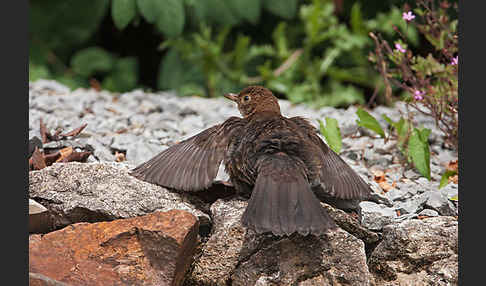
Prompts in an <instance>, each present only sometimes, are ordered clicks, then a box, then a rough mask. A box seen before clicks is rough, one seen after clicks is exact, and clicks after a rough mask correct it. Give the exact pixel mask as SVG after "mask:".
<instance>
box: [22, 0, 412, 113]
mask: <svg viewBox="0 0 486 286" xmlns="http://www.w3.org/2000/svg"><path fill="white" fill-rule="evenodd" d="M336 3H337V4H339V5H338V6H336ZM401 3H402V1H376V3H369V1H364V0H361V1H354V2H352V3H351V2H349V3H348V2H347V1H344V2H342V1H332V0H314V1H298V0H184V1H181V0H111V1H109V0H86V1H72V0H44V1H40V0H31V6H30V62H29V78H30V80H36V79H38V78H54V79H57V80H59V81H61V82H63V83H65V84H67V85H68V86H70V87H73V88H76V87H89V86H90V85H92V86H95V87H96V86H101V87H102V88H106V89H108V90H111V91H118V92H124V91H128V90H131V89H134V88H136V87H143V88H151V89H162V90H167V89H174V90H177V91H178V92H179V94H181V95H194V94H196V95H201V96H219V95H221V94H222V93H223V92H228V91H237V90H238V89H240V88H241V87H243V86H245V85H249V84H263V85H266V86H268V87H269V88H271V89H272V90H273V91H274V92H276V93H277V94H278V95H280V96H283V97H286V98H288V99H290V100H291V101H293V102H309V103H313V104H316V105H332V106H346V105H349V104H354V103H360V104H364V103H365V101H366V99H367V98H369V97H370V96H371V94H372V93H373V92H374V91H375V93H376V92H377V91H378V89H380V88H383V86H384V85H383V80H382V79H381V77H380V76H379V73H378V72H377V71H376V70H375V69H374V68H373V66H372V64H371V63H370V62H369V60H368V57H367V55H368V53H369V52H370V51H371V50H372V49H373V40H372V39H371V38H370V37H369V36H368V33H369V32H380V33H381V34H382V35H384V36H385V37H390V38H393V37H395V38H396V35H395V34H394V30H393V25H396V26H398V27H401V28H403V29H402V30H403V31H405V32H404V34H405V35H404V36H405V38H406V39H407V40H408V41H409V44H410V45H415V46H418V43H419V38H418V33H417V30H416V29H415V27H412V26H408V27H406V24H405V23H404V22H403V20H402V18H401V11H402V10H401V8H399V7H397V6H396V5H401ZM128 31H130V33H135V35H136V34H137V32H139V33H140V35H142V34H144V35H147V34H149V35H150V37H152V38H151V39H150V40H151V41H153V40H154V39H155V40H157V39H160V49H159V51H158V52H159V54H160V57H159V58H155V57H154V58H148V59H147V58H144V57H147V55H145V53H144V52H140V51H138V50H136V49H132V50H130V44H131V43H132V42H133V41H134V40H135V41H137V42H142V44H143V42H148V39H147V37H146V36H144V37H140V38H135V39H133V38H130V40H127V41H125V42H123V41H121V43H122V44H126V46H127V48H124V47H119V46H117V45H119V43H118V42H117V43H108V44H107V43H106V42H105V41H106V40H105V39H107V38H111V37H116V38H117V39H120V38H121V39H122V38H123V37H124V36H126V34H127V33H128ZM134 31H135V32H134ZM147 31H148V32H147ZM142 32H143V33H142ZM104 40H105V41H104ZM114 46H116V47H117V49H114ZM154 49H155V48H154ZM121 50H122V51H123V52H120V51H121ZM154 60H156V61H157V62H158V68H157V69H155V70H149V71H146V70H144V69H145V68H146V66H147V64H146V62H150V63H151V65H152V62H153V61H154ZM156 64H157V63H156ZM142 71H143V72H144V74H147V73H151V75H150V76H151V78H150V79H147V76H145V77H144V78H143V79H142V77H141V73H142ZM96 83H98V84H96Z"/></svg>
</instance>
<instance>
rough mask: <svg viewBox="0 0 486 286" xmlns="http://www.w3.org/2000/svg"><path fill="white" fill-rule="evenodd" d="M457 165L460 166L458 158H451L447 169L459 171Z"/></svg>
mask: <svg viewBox="0 0 486 286" xmlns="http://www.w3.org/2000/svg"><path fill="white" fill-rule="evenodd" d="M457 167H458V162H457V160H451V161H450V162H449V163H448V164H447V166H446V170H448V171H457Z"/></svg>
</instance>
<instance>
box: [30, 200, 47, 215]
mask: <svg viewBox="0 0 486 286" xmlns="http://www.w3.org/2000/svg"><path fill="white" fill-rule="evenodd" d="M46 211H47V208H46V207H44V206H43V205H41V204H39V203H38V202H36V201H34V200H32V199H29V215H33V214H40V213H43V212H46Z"/></svg>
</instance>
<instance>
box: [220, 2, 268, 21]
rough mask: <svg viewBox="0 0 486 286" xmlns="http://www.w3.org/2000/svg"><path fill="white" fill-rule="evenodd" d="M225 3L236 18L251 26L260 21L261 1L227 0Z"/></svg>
mask: <svg viewBox="0 0 486 286" xmlns="http://www.w3.org/2000/svg"><path fill="white" fill-rule="evenodd" d="M226 2H227V3H228V6H229V8H230V9H231V11H232V12H233V13H234V15H236V17H238V18H240V19H244V20H246V21H248V22H250V23H252V24H253V25H255V24H257V23H258V21H259V20H260V13H261V5H262V4H261V0H227V1H226Z"/></svg>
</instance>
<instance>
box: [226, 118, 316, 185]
mask: <svg viewBox="0 0 486 286" xmlns="http://www.w3.org/2000/svg"><path fill="white" fill-rule="evenodd" d="M308 127H309V128H313V127H312V126H311V125H310V124H309V126H308ZM307 132H308V130H307V129H306V128H303V127H302V126H299V125H298V124H296V123H295V122H294V121H293V120H292V119H291V118H286V117H283V116H281V115H276V114H259V116H258V117H256V118H248V122H247V123H246V124H245V126H244V128H243V130H242V134H238V135H239V136H235V138H234V139H233V140H231V143H230V146H229V148H228V153H227V156H226V158H227V160H225V165H226V169H227V172H228V174H229V175H230V177H232V178H238V179H243V180H242V181H244V183H246V184H248V185H250V186H253V185H254V183H255V180H256V178H257V175H258V172H257V167H258V163H259V159H261V158H262V157H269V156H270V157H271V156H274V155H275V156H278V155H282V154H285V155H286V156H287V157H288V158H289V159H290V160H293V161H295V162H297V163H298V164H299V165H300V166H301V167H302V168H303V171H304V173H305V175H306V177H308V178H309V180H313V179H314V178H315V177H316V176H318V175H317V174H318V172H319V168H320V167H319V161H318V160H316V159H315V158H316V152H320V150H319V149H318V148H319V146H317V145H315V144H314V143H313V142H312V141H310V140H308V138H307ZM313 154H314V155H313Z"/></svg>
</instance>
